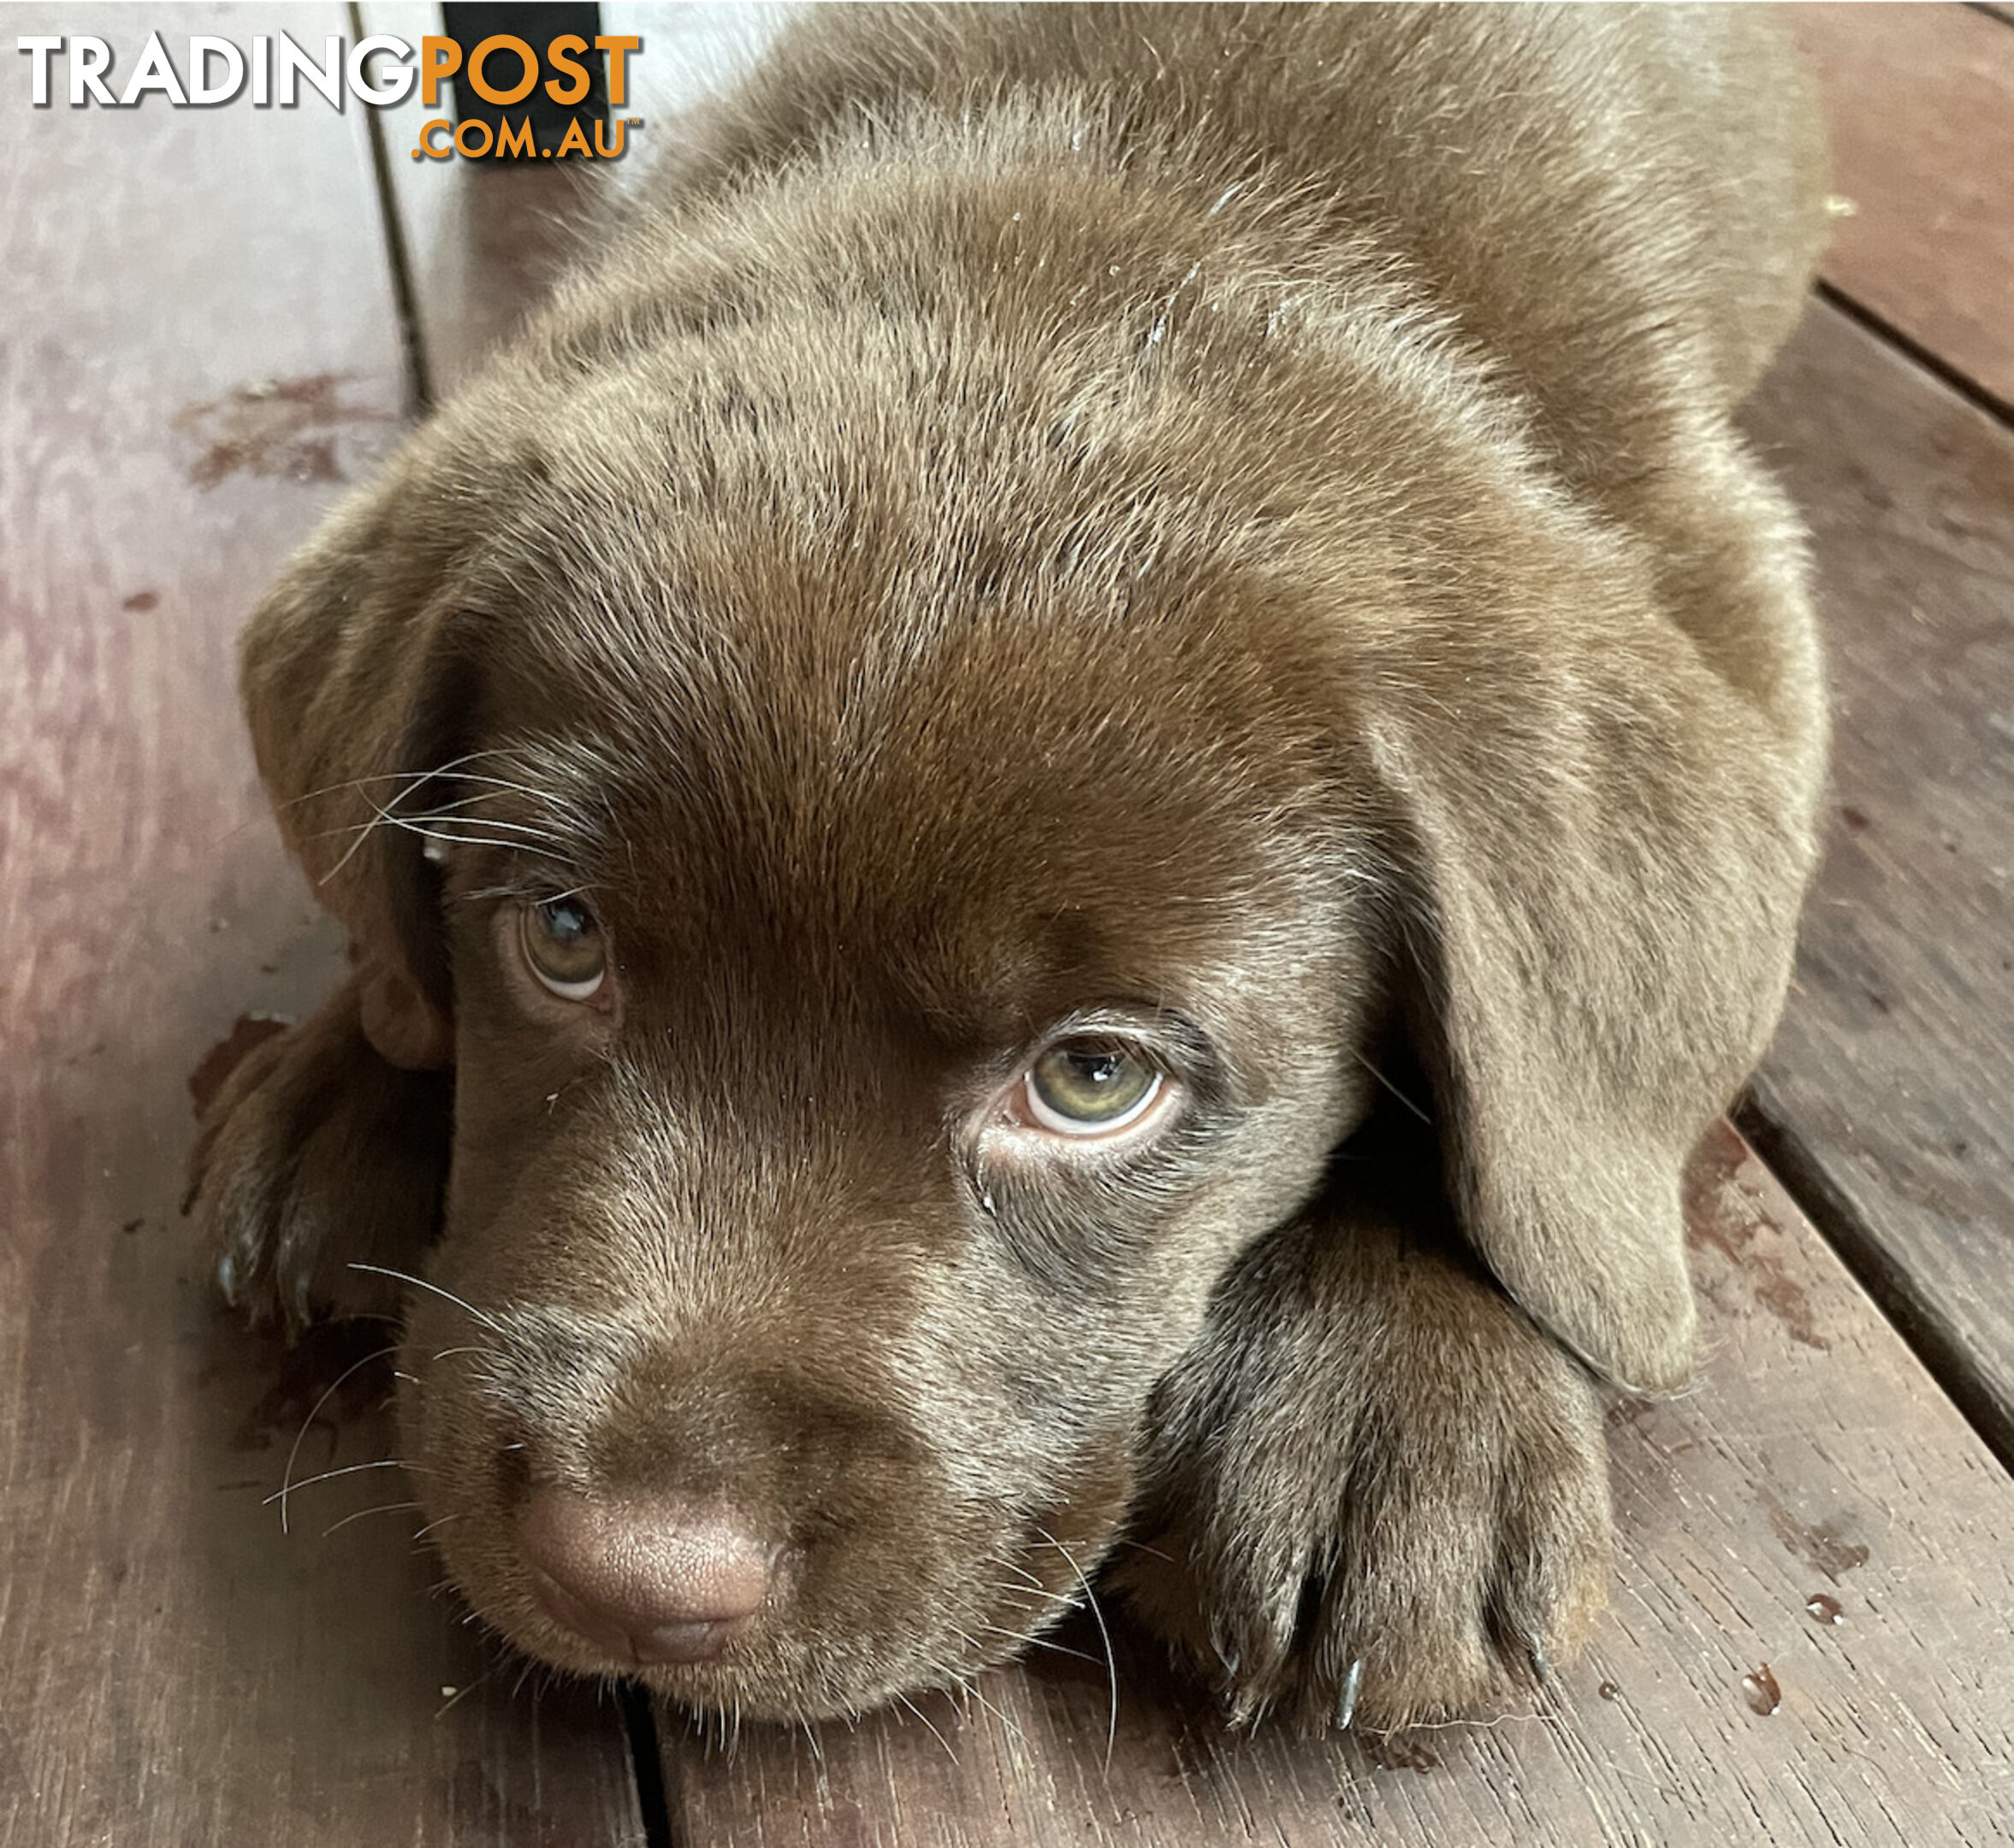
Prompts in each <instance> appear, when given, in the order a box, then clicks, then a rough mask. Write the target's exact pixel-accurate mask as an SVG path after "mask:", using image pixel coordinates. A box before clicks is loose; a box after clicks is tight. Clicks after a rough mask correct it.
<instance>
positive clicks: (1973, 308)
mask: <svg viewBox="0 0 2014 1848" xmlns="http://www.w3.org/2000/svg"><path fill="white" fill-rule="evenodd" d="M1785 12H1786V15H1788V16H1789V17H1790V19H1791V21H1792V25H1793V27H1794V28H1795V30H1796V32H1797V33H1798V39H1799V42H1800V43H1801V44H1803V45H1804V49H1805V51H1806V52H1807V54H1808V55H1809V56H1810V58H1811V60H1812V62H1813V63H1814V64H1815V66H1816V68H1817V71H1818V74H1819V80H1820V82H1821V85H1822V86H1823V88H1824V92H1825V95H1826V100H1827V115H1828V116H1829V118H1830V122H1831V127H1832V141H1833V190H1834V191H1835V192H1836V193H1839V195H1840V196H1841V197H1843V198H1845V199H1847V200H1849V201H1851V205H1852V215H1851V216H1849V217H1844V218H1841V219H1840V220H1839V223H1838V226H1837V228H1836V230H1835V234H1834V236H1833V245H1832V249H1831V251H1830V252H1829V253H1828V254H1827V258H1826V260H1825V275H1826V277H1827V281H1830V282H1832V283H1833V285H1834V287H1837V288H1839V290H1840V291H1841V292H1842V293H1845V294H1846V295H1848V296H1851V298H1852V299H1853V300H1855V301H1856V302H1857V303H1859V304H1860V305H1862V306H1863V307H1864V308H1866V309H1868V310H1869V311H1871V312H1872V313H1874V314H1875V315H1877V316H1879V317H1881V320H1883V321H1885V322H1886V323H1888V325H1889V326H1891V327H1893V328H1894V329H1898V331H1899V332H1901V333H1902V334H1904V335H1906V336H1907V337H1908V338H1909V339H1910V340H1911V341H1915V342H1916V345H1917V346H1919V347H1923V348H1925V349H1927V350H1928V352H1932V353H1934V354H1936V355H1937V356H1938V358H1940V359H1941V360H1943V361H1944V362H1945V363H1946V364H1948V365H1950V366H1951V367H1952V369H1953V370H1956V371H1958V372H1959V373H1961V374H1963V375H1964V376H1965V377H1966V378H1968V379H1970V381H1971V382H1973V383H1974V384H1975V385H1977V386H1978V387H1979V388H1981V390H1983V391H1984V392H1986V393H1987V394H1990V395H1991V396H1993V398H1996V399H1997V400H1999V403H2000V404H2001V405H2003V406H2014V311H2011V307H2010V304H2011V303H2014V210H2010V209H2009V204H2008V198H2009V190H2010V186H2011V184H2014V182H2011V181H2010V179H2009V175H2014V31H2010V29H2009V27H2008V25H2007V22H2006V21H2005V20H2004V19H1999V18H1996V17H1993V15H1989V14H1987V13H1985V12H1982V11H1981V10H1979V9H1975V8H1973V7H1966V6H1955V5H1934V6H1921V5H1833V4H1825V5H1810V6H1793V7H1787V8H1786V9H1785Z"/></svg>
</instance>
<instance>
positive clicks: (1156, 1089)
mask: <svg viewBox="0 0 2014 1848" xmlns="http://www.w3.org/2000/svg"><path fill="white" fill-rule="evenodd" d="M1022 1089H1023V1092H1024V1093H1025V1095H1026V1097H1027V1099H1028V1116H1029V1117H1030V1118H1031V1119H1032V1120H1033V1121H1034V1122H1035V1123H1036V1124H1037V1125H1039V1126H1040V1128H1044V1129H1051V1130H1054V1131H1055V1132H1056V1134H1058V1135H1072V1136H1092V1135H1106V1134H1110V1133H1111V1131H1113V1130H1115V1129H1123V1128H1125V1127H1126V1126H1127V1125H1128V1123H1133V1122H1138V1121H1139V1120H1140V1118H1141V1117H1142V1116H1146V1113H1147V1111H1149V1110H1151V1109H1152V1107H1153V1104H1154V1100H1155V1099H1156V1098H1158V1096H1159V1095H1160V1094H1161V1073H1160V1072H1159V1070H1158V1069H1157V1068H1156V1067H1154V1066H1153V1065H1152V1064H1150V1063H1148V1062H1147V1061H1146V1059H1145V1058H1143V1057H1140V1054H1139V1053H1138V1052H1136V1051H1134V1049H1133V1048H1132V1047H1130V1046H1128V1045H1125V1044H1124V1043H1123V1041H1119V1040H1114V1039H1065V1040H1063V1042H1062V1043H1061V1044H1060V1045H1053V1046H1051V1047H1050V1049H1049V1050H1048V1051H1046V1052H1045V1053H1044V1054H1043V1055H1042V1056H1041V1057H1040V1058H1039V1059H1037V1060H1036V1061H1035V1063H1034V1064H1033V1065H1031V1066H1030V1067H1029V1068H1028V1075H1027V1076H1026V1077H1025V1078H1024V1079H1023V1080H1022Z"/></svg>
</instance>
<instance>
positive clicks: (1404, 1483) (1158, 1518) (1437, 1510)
mask: <svg viewBox="0 0 2014 1848" xmlns="http://www.w3.org/2000/svg"><path fill="white" fill-rule="evenodd" d="M1157 1414H1158V1416H1157V1424H1156V1430H1155V1435H1154V1438H1153V1441H1152V1448H1151V1450H1150V1456H1149V1467H1148V1472H1147V1478H1146V1479H1147V1481H1148V1482H1149V1484H1151V1488H1150V1491H1149V1494H1148V1496H1147V1497H1146V1499H1145V1501H1143V1503H1142V1506H1141V1510H1140V1519H1139V1521H1138V1522H1137V1524H1136V1525H1135V1529H1134V1531H1135V1533H1136V1534H1137V1535H1138V1537H1139V1539H1140V1542H1141V1545H1140V1547H1139V1548H1138V1549H1129V1550H1128V1552H1127V1553H1126V1555H1125V1556H1124V1561H1123V1564H1122V1566H1121V1567H1120V1574H1119V1575H1120V1579H1121V1583H1122V1584H1123V1586H1124V1587H1125V1589H1126V1590H1128V1593H1129V1595H1130V1596H1131V1597H1132V1599H1133V1601H1134V1604H1135V1606H1136V1608H1139V1609H1140V1612H1141V1614H1143V1615H1144V1616H1145V1617H1146V1619H1147V1620H1149V1621H1150V1622H1151V1623H1152V1624H1153V1625H1154V1626H1156V1627H1157V1628H1158V1629H1159V1630H1161V1631H1162V1632H1163V1633H1164V1635H1166V1636H1167V1637H1168V1638H1170V1641H1171V1642H1173V1643H1174V1644H1176V1645H1177V1646H1178V1647H1179V1648H1182V1649H1184V1650H1186V1651H1187V1652H1188V1654H1189V1655H1191V1656H1192V1657H1193V1658H1194V1660H1195V1661H1196V1662H1197V1664H1198V1665H1199V1667H1200V1668H1201V1670H1202V1672H1203V1673H1205V1676H1206V1677H1208V1678H1209V1679H1211V1680H1212V1681H1213V1682H1214V1683H1215V1684H1216V1685H1217V1686H1218V1687H1219V1688H1220V1689H1221V1690H1222V1691H1223V1695H1224V1697H1225V1701H1226V1704H1227V1708H1228V1710H1229V1714H1230V1715H1231V1717H1232V1719H1233V1721H1234V1722H1236V1723H1241V1724H1246V1723H1251V1722H1253V1721H1256V1720H1257V1719H1259V1717H1260V1716H1262V1715H1265V1714H1268V1713H1277V1714H1282V1715H1292V1716H1293V1717H1294V1718H1295V1719H1296V1720H1297V1721H1299V1722H1300V1725H1301V1726H1302V1727H1305V1728H1307V1729H1309V1730H1314V1731H1318V1730H1320V1729H1322V1728H1323V1727H1327V1726H1348V1725H1351V1724H1353V1723H1354V1724H1356V1725H1359V1726H1361V1727H1365V1728H1367V1729H1369V1730H1372V1731H1386V1730H1392V1729H1395V1728H1398V1727H1405V1726H1407V1725H1411V1724H1414V1723H1416V1722H1419V1721H1429V1720H1437V1719H1445V1718H1451V1717H1455V1716H1459V1715H1478V1714H1483V1713H1487V1712H1489V1711H1490V1710H1492V1709H1496V1708H1499V1707H1500V1706H1501V1705H1502V1704H1503V1703H1509V1702H1514V1701H1517V1700H1519V1699H1520V1698H1527V1697H1529V1695H1530V1693H1531V1690H1532V1687H1533V1685H1534V1683H1536V1682H1542V1681H1543V1680H1545V1679H1547V1678H1548V1676H1549V1665H1550V1664H1551V1663H1552V1662H1553V1661H1560V1660H1563V1659H1564V1658H1565V1657H1566V1655H1568V1654H1570V1653H1571V1652H1572V1651H1573V1650H1574V1649H1575V1648H1576V1647H1577V1646H1578V1644H1579V1640H1580V1637H1581V1634H1582V1632H1583V1630H1584V1629H1585V1625H1586V1622H1587V1620H1588V1619H1589V1618H1590V1616H1591V1615H1592V1614H1593V1613H1594V1612H1595V1611H1596V1609H1597V1608H1599V1606H1600V1605H1601V1603H1602V1599H1603V1596H1604V1589H1605V1583H1606V1578H1607V1574H1608V1562H1609V1551H1610V1526H1609V1501H1608V1469H1607V1452H1606V1448H1605V1444H1604V1441H1603V1437H1602V1418H1601V1406H1600V1402H1599V1400H1598V1397H1597V1395H1596V1388H1595V1385H1594V1383H1593V1382H1592V1381H1591V1380H1590V1378H1589V1377H1588V1376H1587V1374H1586V1373H1585V1371H1583V1370H1582V1369H1581V1367H1580V1366H1579V1365H1578V1364H1577V1363H1576V1362H1575V1361H1573V1359H1570V1358H1569V1357H1568V1356H1567V1354H1566V1353H1563V1352H1562V1351H1561V1349H1559V1348H1558V1347H1556V1346H1555V1345H1554V1343H1553V1342H1550V1341H1549V1340H1548V1339H1547V1337H1546V1336H1543V1334H1541V1333H1540V1332H1539V1330H1537V1328H1535V1327H1534V1326H1533V1325H1532V1324H1531V1322H1530V1321H1529V1320H1528V1319H1527V1318H1525V1316H1524V1314H1523V1313H1522V1312H1520V1311H1519V1310H1518V1309H1517V1307H1516V1306H1514V1305H1513V1304H1512V1303H1511V1302H1510V1301H1509V1300H1508V1299H1507V1298H1505V1297H1504V1296H1503V1294H1502V1292H1501V1291H1500V1290H1498V1289H1497V1288H1496V1286H1495V1285H1494V1284H1493V1283H1492V1282H1490V1279H1489V1278H1488V1277H1487V1276H1484V1275H1483V1274H1482V1273H1481V1272H1480V1271H1479V1270H1476V1269H1475V1268H1473V1267H1472V1265H1470V1264H1469V1263H1468V1262H1467V1260H1466V1257H1465V1256H1464V1255H1463V1254H1461V1253H1460V1252H1459V1251H1457V1250H1455V1249H1453V1248H1436V1247H1429V1248H1423V1247H1419V1246H1418V1245H1416V1244H1413V1242H1411V1241H1408V1239H1407V1237H1406V1235H1404V1234H1403V1233H1401V1231H1400V1230H1399V1229H1397V1228H1396V1227H1395V1226H1394V1225H1391V1224H1388V1223H1382V1222H1380V1221H1371V1222H1370V1223H1359V1222H1358V1221H1357V1220H1355V1219H1351V1220H1349V1221H1348V1222H1347V1223H1324V1224H1306V1225H1300V1226H1296V1227H1294V1228H1293V1229H1289V1230H1288V1231H1285V1232H1283V1233H1282V1234H1281V1235H1278V1236H1277V1238H1276V1239H1274V1240H1272V1241H1269V1247H1268V1248H1265V1249H1262V1250H1261V1251H1259V1252H1258V1253H1253V1256H1252V1257H1251V1258H1249V1259H1247V1260H1246V1262H1245V1263H1244V1264H1243V1265H1241V1267H1240V1269H1239V1270H1238V1271H1237V1272H1235V1274H1234V1276H1232V1278H1231V1279H1230V1280H1229V1283H1228V1284H1227V1286H1226V1290H1225V1293H1224V1295H1223V1297H1222V1298H1221V1299H1220V1301H1219V1304H1218V1306H1217V1312H1215V1313H1214V1314H1213V1316H1212V1319H1211V1324H1210V1326H1209V1329H1208V1331H1207V1333H1206V1335H1205V1338H1204V1340H1203V1341H1202V1342H1200V1344H1199V1345H1198V1347H1196V1348H1195V1349H1194V1350H1192V1352H1191V1353H1190V1354H1189V1355H1188V1357H1187V1358H1186V1359H1184V1361H1183V1362H1182V1365H1180V1366H1179V1367H1178V1368H1177V1369H1176V1371H1175V1372H1174V1373H1173V1374H1172V1375H1171V1376H1170V1378H1169V1379H1168V1380H1167V1381H1166V1382H1165V1383H1164V1387H1163V1389H1162V1392H1161V1396H1160V1399H1159V1401H1158V1406H1157Z"/></svg>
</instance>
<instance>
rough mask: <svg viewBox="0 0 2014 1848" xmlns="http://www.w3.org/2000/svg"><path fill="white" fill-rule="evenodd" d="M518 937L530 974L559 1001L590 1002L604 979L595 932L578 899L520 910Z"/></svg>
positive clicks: (603, 950)
mask: <svg viewBox="0 0 2014 1848" xmlns="http://www.w3.org/2000/svg"><path fill="white" fill-rule="evenodd" d="M518 935H519V939H520V940H521V941H522V942H523V944H524V960H525V961H526V962H529V963H530V965H531V973H532V974H534V975H536V976H537V977H538V979H539V980H540V981H541V982H542V984H543V985H544V986H546V987H547V988H548V989H550V990H551V991H552V992H553V993H554V994H556V995H558V996H559V998H560V999H561V1000H562V1001H586V1000H589V999H591V998H593V996H594V993H595V990H596V989H598V988H599V987H600V986H601V982H602V979H603V977H605V976H606V975H607V973H608V952H607V946H606V945H604V944H603V943H602V941H601V926H600V925H599V924H597V923H596V922H595V914H594V913H593V912H592V911H590V910H589V909H588V908H587V907H586V906H585V905H583V903H581V902H580V901H579V899H578V898H548V899H547V900H546V901H545V903H543V904H528V905H526V906H525V907H524V910H523V911H522V912H521V913H520V914H519V925H518Z"/></svg>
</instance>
